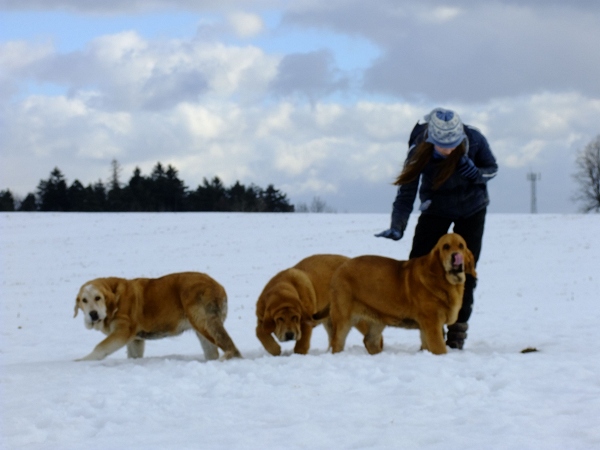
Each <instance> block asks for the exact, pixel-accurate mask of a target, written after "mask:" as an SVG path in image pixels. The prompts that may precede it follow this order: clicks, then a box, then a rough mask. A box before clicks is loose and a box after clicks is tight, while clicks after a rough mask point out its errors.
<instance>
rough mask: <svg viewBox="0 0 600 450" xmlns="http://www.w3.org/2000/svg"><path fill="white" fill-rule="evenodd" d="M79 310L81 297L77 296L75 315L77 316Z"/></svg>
mask: <svg viewBox="0 0 600 450" xmlns="http://www.w3.org/2000/svg"><path fill="white" fill-rule="evenodd" d="M78 312H79V297H77V298H75V313H74V314H73V317H77V313H78Z"/></svg>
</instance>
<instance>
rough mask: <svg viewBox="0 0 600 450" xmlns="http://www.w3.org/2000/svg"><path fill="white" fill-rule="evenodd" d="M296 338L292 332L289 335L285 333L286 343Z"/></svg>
mask: <svg viewBox="0 0 600 450" xmlns="http://www.w3.org/2000/svg"><path fill="white" fill-rule="evenodd" d="M294 337H295V335H294V333H293V332H291V331H288V332H287V333H285V340H286V341H292V340H294Z"/></svg>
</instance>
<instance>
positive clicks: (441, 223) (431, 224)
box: [410, 208, 487, 322]
mask: <svg viewBox="0 0 600 450" xmlns="http://www.w3.org/2000/svg"><path fill="white" fill-rule="evenodd" d="M486 211H487V210H486V208H484V209H483V210H481V211H479V212H477V213H475V214H473V215H472V216H470V217H466V218H464V219H456V220H452V219H447V218H445V217H440V216H435V215H432V214H421V215H420V216H419V221H418V223H417V227H416V228H415V236H414V238H413V245H412V250H411V251H410V258H417V257H419V256H423V255H426V254H427V253H429V252H430V251H431V250H432V249H433V247H435V244H437V241H438V240H439V239H440V238H441V237H442V236H443V235H444V234H446V233H447V232H448V229H449V228H450V225H452V223H454V228H453V231H454V232H455V233H457V234H460V235H461V236H462V237H463V239H464V240H465V242H466V243H467V247H468V248H469V250H471V252H472V253H473V256H474V257H475V263H477V261H478V260H479V254H480V253H481V241H482V239H483V228H484V225H485V214H486ZM476 284H477V280H476V279H475V278H474V277H473V276H471V275H467V280H466V282H465V293H464V296H463V305H462V308H461V309H460V312H459V313H458V320H457V322H467V321H468V320H469V317H471V311H472V310H473V290H474V289H475V286H476Z"/></svg>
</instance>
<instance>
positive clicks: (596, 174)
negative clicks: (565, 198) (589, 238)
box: [573, 134, 600, 213]
mask: <svg viewBox="0 0 600 450" xmlns="http://www.w3.org/2000/svg"><path fill="white" fill-rule="evenodd" d="M575 165H576V166H577V172H575V173H574V174H573V178H574V179H575V181H576V182H577V184H578V185H579V191H578V193H577V194H576V195H575V196H574V197H573V199H574V200H575V201H579V202H581V203H582V204H583V206H582V207H581V211H582V212H585V213H588V212H591V211H595V212H600V134H599V135H598V136H596V138H595V139H594V140H593V141H592V142H590V143H589V144H588V145H586V146H585V148H584V149H583V150H581V151H580V152H579V154H578V155H577V159H576V160H575Z"/></svg>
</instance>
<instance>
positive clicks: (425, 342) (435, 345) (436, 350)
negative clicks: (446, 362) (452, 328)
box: [420, 321, 448, 355]
mask: <svg viewBox="0 0 600 450" xmlns="http://www.w3.org/2000/svg"><path fill="white" fill-rule="evenodd" d="M420 332H421V349H422V350H429V351H430V352H431V353H433V354H434V355H443V354H445V353H447V352H448V350H446V343H445V342H444V329H443V325H441V324H440V323H439V322H438V321H431V323H421V326H420Z"/></svg>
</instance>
